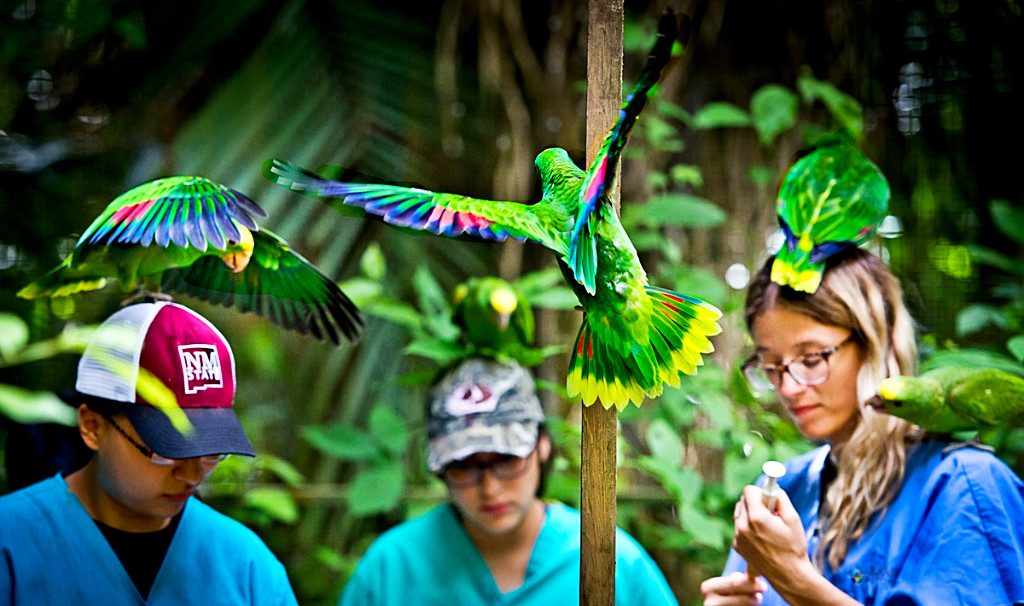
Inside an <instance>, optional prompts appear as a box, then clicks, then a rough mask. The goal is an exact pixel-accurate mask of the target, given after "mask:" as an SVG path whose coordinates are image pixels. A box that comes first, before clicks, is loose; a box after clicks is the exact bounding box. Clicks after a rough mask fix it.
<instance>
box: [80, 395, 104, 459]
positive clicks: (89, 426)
mask: <svg viewBox="0 0 1024 606" xmlns="http://www.w3.org/2000/svg"><path fill="white" fill-rule="evenodd" d="M100 425H102V422H101V421H100V415H99V413H97V412H96V411H94V410H92V409H90V408H89V407H88V406H86V405H85V404H82V405H80V406H79V407H78V433H80V434H81V435H82V441H83V442H85V445H86V446H88V447H89V448H90V449H91V450H99V449H100V437H99V436H100Z"/></svg>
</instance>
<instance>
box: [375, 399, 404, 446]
mask: <svg viewBox="0 0 1024 606" xmlns="http://www.w3.org/2000/svg"><path fill="white" fill-rule="evenodd" d="M368 428H369V430H370V437H372V438H373V439H374V440H375V441H376V442H377V443H378V444H380V446H381V448H383V449H384V450H385V451H386V452H388V453H390V454H392V455H401V454H402V453H404V452H405V447H406V445H407V444H408V443H409V430H408V429H407V428H406V426H405V421H404V420H402V418H401V417H399V416H398V415H397V414H395V412H394V411H393V410H391V409H390V408H388V407H387V406H381V405H377V406H374V407H373V409H372V410H370V419H369V422H368Z"/></svg>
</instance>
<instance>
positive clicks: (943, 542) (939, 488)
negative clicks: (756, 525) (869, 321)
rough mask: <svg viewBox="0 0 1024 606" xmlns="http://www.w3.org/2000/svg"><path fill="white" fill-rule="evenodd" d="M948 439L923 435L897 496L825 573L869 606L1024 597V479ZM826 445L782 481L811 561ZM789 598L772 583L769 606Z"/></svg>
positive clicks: (730, 567)
mask: <svg viewBox="0 0 1024 606" xmlns="http://www.w3.org/2000/svg"><path fill="white" fill-rule="evenodd" d="M948 445H949V444H948V443H947V442H940V441H926V442H924V443H922V444H920V445H918V446H916V447H913V448H912V449H911V450H910V451H908V453H907V464H906V471H905V476H904V480H903V486H902V487H901V488H900V492H899V495H898V496H897V497H896V499H895V501H894V502H893V503H892V505H890V506H889V508H888V509H887V510H886V512H885V514H884V515H883V516H882V517H881V519H877V518H876V519H875V520H873V521H872V523H871V524H870V525H869V526H868V528H867V530H866V531H865V533H864V535H863V536H862V537H861V538H860V539H859V540H857V541H856V542H854V543H852V544H851V545H850V548H849V551H848V553H847V556H846V559H845V560H844V561H843V563H842V565H841V566H840V567H839V568H838V569H837V570H831V568H828V569H827V570H825V572H824V576H825V578H826V579H828V580H829V581H830V582H831V583H832V584H833V585H835V586H837V587H838V588H839V589H841V590H843V591H844V592H845V593H846V594H848V595H850V596H851V597H853V598H854V599H856V600H858V601H860V602H861V603H863V604H867V605H879V606H881V605H890V606H896V605H900V606H903V605H920V606H942V605H946V604H957V605H968V604H971V605H977V606H1001V605H1008V604H1015V603H1018V602H1024V483H1022V482H1021V480H1020V478H1018V477H1017V475H1016V474H1014V473H1013V471H1012V470H1011V469H1010V468H1009V467H1007V466H1006V464H1005V463H1003V462H1002V461H1000V460H999V459H998V458H997V457H996V456H994V455H993V454H991V453H989V452H986V451H982V450H977V449H974V448H960V449H957V450H952V451H951V452H949V453H944V452H943V449H944V448H945V447H946V446H948ZM828 452H829V447H828V446H822V447H820V448H818V449H816V450H813V451H811V452H810V453H807V454H806V455H803V456H800V457H797V458H795V459H793V460H791V461H789V462H788V463H787V464H786V475H784V476H783V477H782V478H781V479H780V480H779V486H780V487H782V489H783V490H785V491H786V494H787V495H788V496H789V498H790V500H791V501H792V502H793V506H794V507H795V508H796V510H797V511H798V512H799V513H800V518H801V520H802V522H803V527H804V529H805V530H806V531H807V537H808V551H809V553H811V554H812V559H813V557H814V555H813V554H814V553H815V551H816V549H817V546H818V536H817V532H816V530H815V529H816V526H817V524H818V500H819V493H820V481H819V480H820V476H821V470H822V467H823V465H824V462H825V457H826V456H827V455H828ZM763 479H764V478H762V479H761V481H762V483H763ZM737 570H738V571H745V570H746V563H745V562H744V561H743V558H741V557H740V556H739V554H737V553H736V552H735V551H733V552H731V553H730V554H729V559H728V561H727V562H726V565H725V574H728V573H730V572H733V571H737ZM785 603H786V602H785V601H783V600H782V598H780V597H779V595H778V594H777V593H775V591H774V590H772V589H771V588H769V589H768V592H767V593H766V594H765V599H764V603H763V604H764V606H777V605H780V604H785Z"/></svg>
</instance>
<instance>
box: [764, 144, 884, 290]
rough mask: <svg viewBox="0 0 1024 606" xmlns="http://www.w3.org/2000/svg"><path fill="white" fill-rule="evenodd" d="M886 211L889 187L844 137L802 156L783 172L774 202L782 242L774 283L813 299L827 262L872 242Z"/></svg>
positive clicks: (775, 264)
mask: <svg viewBox="0 0 1024 606" xmlns="http://www.w3.org/2000/svg"><path fill="white" fill-rule="evenodd" d="M888 209H889V183H888V182H887V181H886V180H885V177H884V176H883V175H882V172H881V171H880V170H879V169H878V167H877V166H875V165H874V163H872V162H871V160H868V158H867V156H865V155H864V154H863V153H861V151H860V150H859V149H857V148H856V147H855V146H854V145H853V144H852V143H850V142H849V141H848V140H847V138H846V137H845V135H834V136H831V137H828V138H826V139H824V140H823V141H822V142H819V143H818V144H817V145H816V146H815V147H814V148H812V149H811V150H809V151H806V152H802V153H801V154H799V155H798V158H797V159H796V160H795V161H794V163H793V165H792V166H791V167H790V168H789V170H788V171H787V172H786V174H785V176H784V177H783V180H782V185H781V186H780V187H779V194H778V198H777V200H776V212H777V214H778V220H779V227H781V228H782V233H783V234H784V235H785V238H786V239H785V242H784V243H783V245H782V248H781V249H780V250H779V252H778V254H777V255H776V256H775V261H774V262H773V263H772V275H771V278H772V281H773V282H777V283H778V284H781V285H783V286H789V287H791V288H793V289H794V290H799V291H803V292H808V293H813V292H814V291H816V290H817V289H818V285H819V284H821V278H822V276H823V275H824V272H825V261H826V260H827V259H828V258H829V257H831V256H832V255H835V254H837V253H839V252H841V251H843V250H845V249H847V248H849V247H851V246H858V245H860V244H862V243H863V242H865V241H866V240H867V239H868V238H870V237H871V236H872V235H873V234H874V233H875V231H877V230H878V227H879V225H880V224H881V223H882V220H883V219H884V218H885V215H886V212H887V211H888Z"/></svg>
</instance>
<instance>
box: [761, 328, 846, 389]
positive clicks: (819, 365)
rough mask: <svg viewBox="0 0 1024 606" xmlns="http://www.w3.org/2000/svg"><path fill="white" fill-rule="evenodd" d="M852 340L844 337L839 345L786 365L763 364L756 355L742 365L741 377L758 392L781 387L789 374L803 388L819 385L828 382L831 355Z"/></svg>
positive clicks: (804, 356) (801, 357)
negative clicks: (785, 376)
mask: <svg viewBox="0 0 1024 606" xmlns="http://www.w3.org/2000/svg"><path fill="white" fill-rule="evenodd" d="M851 340H853V336H852V335H851V336H849V337H846V339H845V340H843V341H842V342H841V343H837V344H836V345H833V346H832V347H828V348H826V349H823V350H821V351H816V352H814V353H808V354H804V355H802V356H800V357H799V358H796V359H795V360H791V361H790V362H789V363H788V364H765V363H764V362H762V361H761V360H760V359H759V358H758V357H757V355H756V354H755V355H753V356H751V357H750V358H749V359H748V360H747V361H746V362H744V363H743V375H744V376H745V377H747V381H748V382H750V386H751V387H753V388H754V389H756V390H758V391H774V390H776V389H778V388H779V386H780V385H782V374H783V373H787V372H788V373H789V376H791V377H793V380H794V381H796V382H797V383H799V384H801V385H804V386H812V385H821V384H822V383H824V382H825V381H827V380H828V360H829V358H831V357H832V354H834V353H836V352H837V351H839V349H840V348H841V347H842V346H843V345H846V344H847V343H849V342H850V341H851Z"/></svg>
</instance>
